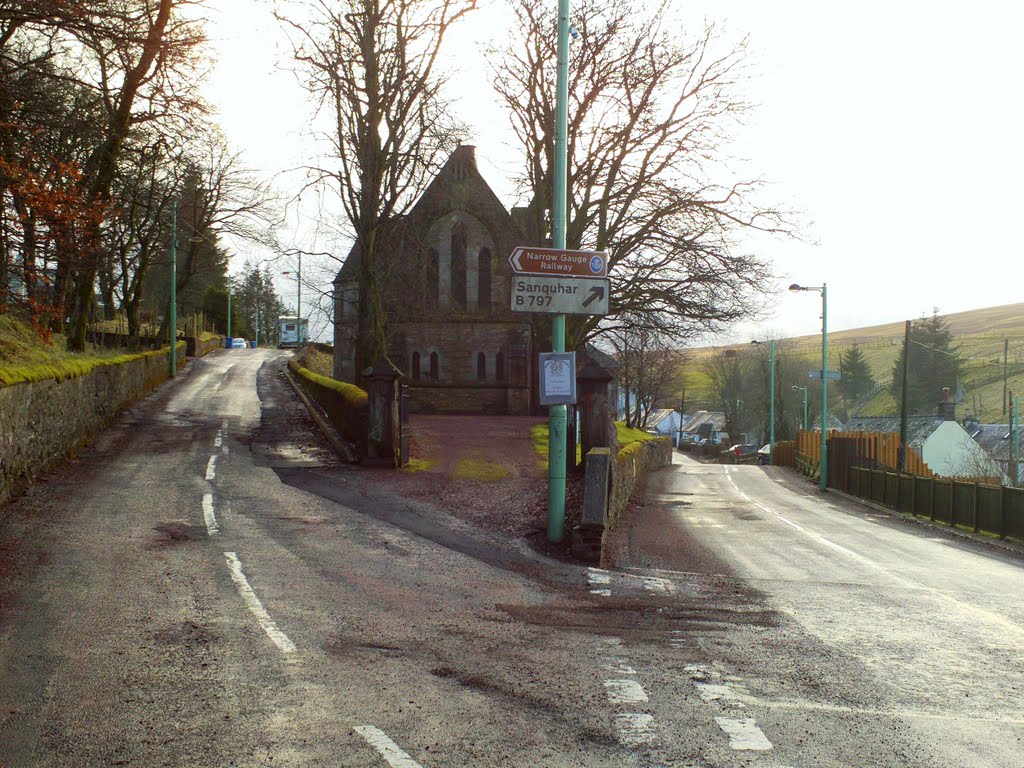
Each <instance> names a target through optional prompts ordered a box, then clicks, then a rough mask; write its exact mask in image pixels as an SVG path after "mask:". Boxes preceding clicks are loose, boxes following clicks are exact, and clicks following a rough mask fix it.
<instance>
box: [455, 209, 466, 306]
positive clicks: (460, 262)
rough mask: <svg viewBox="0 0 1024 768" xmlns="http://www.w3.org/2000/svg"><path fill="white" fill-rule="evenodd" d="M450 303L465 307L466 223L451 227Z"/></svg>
mask: <svg viewBox="0 0 1024 768" xmlns="http://www.w3.org/2000/svg"><path fill="white" fill-rule="evenodd" d="M452 304H453V305H454V306H456V307H458V308H460V309H465V307H466V225H465V224H463V223H462V222H461V221H460V222H458V223H457V224H456V225H455V226H454V227H452Z"/></svg>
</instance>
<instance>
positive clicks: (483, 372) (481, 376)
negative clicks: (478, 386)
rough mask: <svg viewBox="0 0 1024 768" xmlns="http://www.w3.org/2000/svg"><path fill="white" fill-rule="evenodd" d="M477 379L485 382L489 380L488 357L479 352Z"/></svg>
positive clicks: (477, 357) (477, 356)
mask: <svg viewBox="0 0 1024 768" xmlns="http://www.w3.org/2000/svg"><path fill="white" fill-rule="evenodd" d="M476 378H477V380H478V381H484V380H485V379H486V378H487V355H485V354H484V353H483V352H478V353H477V355H476Z"/></svg>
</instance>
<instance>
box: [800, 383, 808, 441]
mask: <svg viewBox="0 0 1024 768" xmlns="http://www.w3.org/2000/svg"><path fill="white" fill-rule="evenodd" d="M801 389H802V390H803V391H804V432H806V431H807V387H801Z"/></svg>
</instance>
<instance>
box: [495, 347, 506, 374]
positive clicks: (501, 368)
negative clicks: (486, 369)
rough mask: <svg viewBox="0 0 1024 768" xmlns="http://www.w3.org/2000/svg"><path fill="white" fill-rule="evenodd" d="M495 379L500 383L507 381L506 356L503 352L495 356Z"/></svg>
mask: <svg viewBox="0 0 1024 768" xmlns="http://www.w3.org/2000/svg"><path fill="white" fill-rule="evenodd" d="M494 378H496V379H497V380H498V381H504V380H505V356H504V355H503V354H501V352H499V353H498V354H496V355H495V356H494Z"/></svg>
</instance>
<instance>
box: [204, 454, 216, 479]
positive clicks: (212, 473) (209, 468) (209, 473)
mask: <svg viewBox="0 0 1024 768" xmlns="http://www.w3.org/2000/svg"><path fill="white" fill-rule="evenodd" d="M216 477H217V454H214V455H213V456H211V457H210V460H209V461H208V462H206V479H207V480H213V479H215V478H216Z"/></svg>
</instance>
